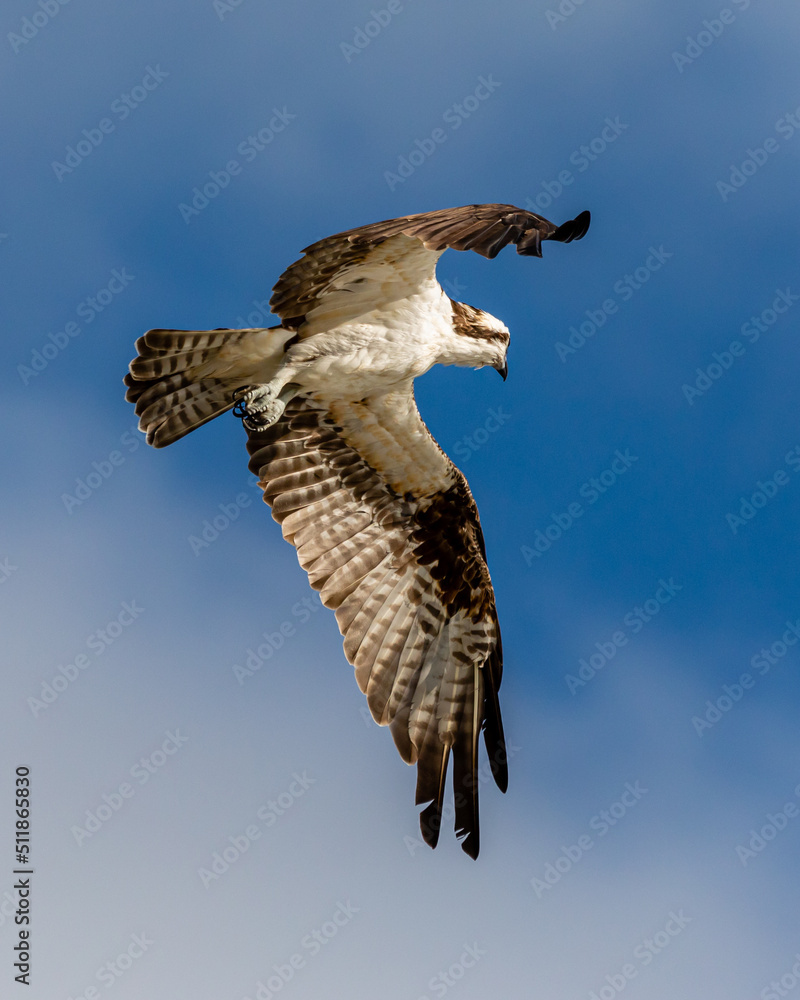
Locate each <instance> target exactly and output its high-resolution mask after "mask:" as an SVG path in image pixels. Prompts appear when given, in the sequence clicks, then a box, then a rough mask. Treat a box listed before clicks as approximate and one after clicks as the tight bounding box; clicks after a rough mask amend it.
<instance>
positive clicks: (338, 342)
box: [124, 204, 589, 858]
mask: <svg viewBox="0 0 800 1000" xmlns="http://www.w3.org/2000/svg"><path fill="white" fill-rule="evenodd" d="M588 225H589V213H588V212H582V213H581V214H580V215H578V216H577V217H576V218H575V219H572V220H570V221H568V222H565V223H564V224H563V225H561V226H556V225H554V224H553V223H551V222H549V221H548V220H547V219H544V218H542V217H541V216H539V215H535V214H534V213H532V212H528V211H525V210H523V209H519V208H515V207H514V206H513V205H503V204H491V205H465V206H462V207H459V208H450V209H443V210H441V211H436V212H426V213H423V214H420V215H409V216H404V217H402V218H398V219H389V220H386V221H384V222H377V223H373V224H371V225H367V226H361V227H359V228H357V229H351V230H348V231H347V232H343V233H338V234H336V235H334V236H330V237H327V238H326V239H323V240H319V241H318V242H316V243H314V244H312V245H311V246H308V247H306V249H305V250H304V251H303V253H304V256H303V257H302V258H301V259H300V260H298V261H295V263H293V264H291V265H290V266H289V267H288V268H287V269H286V271H285V272H284V273H283V274H282V275H281V277H280V278H279V280H278V282H277V283H276V285H275V287H274V289H273V295H272V298H271V300H270V304H271V307H272V309H273V311H274V312H275V313H276V314H277V315H278V316H279V317H280V319H281V325H280V326H276V327H272V328H270V329H264V328H251V329H244V330H233V329H228V328H219V329H216V330H167V329H153V330H149V331H148V332H147V333H145V334H144V336H142V337H140V338H139V340H138V341H137V342H136V349H137V357H136V358H134V360H133V361H132V362H131V364H130V370H129V373H128V374H127V375H126V377H125V379H124V381H125V385H126V387H127V394H126V398H127V399H128V400H129V401H130V402H132V403H133V404H134V405H135V408H136V413H137V415H138V416H139V426H140V429H141V430H142V431H144V432H145V433H146V435H147V441H148V442H149V443H150V444H151V445H153V446H154V447H156V448H160V447H163V446H165V445H168V444H171V443H172V442H174V441H176V440H178V439H179V438H181V437H183V436H184V435H185V434H187V433H189V432H190V431H192V430H194V429H195V428H197V427H199V426H201V425H202V424H204V423H206V422H207V421H209V420H211V419H213V418H214V417H215V416H218V415H219V414H220V413H223V412H225V411H227V410H229V409H231V407H232V406H233V405H234V401H235V396H234V394H235V393H236V391H237V390H238V389H239V388H241V387H251V388H255V389H256V393H255V397H252V396H251V397H250V399H251V400H252V398H258V399H261V400H262V401H263V400H264V399H265V397H267V398H268V400H269V401H268V403H267V404H264V405H265V406H269V407H273V408H275V409H274V410H270V411H269V412H271V413H273V412H278V413H279V412H280V408H279V407H278V406H277V403H276V402H275V397H276V396H277V395H278V394H279V393H280V396H279V400H280V405H283V402H284V399H288V400H289V401H288V404H287V405H286V408H285V410H284V411H283V413H282V415H281V416H279V417H278V419H277V420H276V421H275V422H274V423H273V424H272V425H271V426H269V427H267V428H266V429H264V430H260V431H258V432H255V431H248V450H249V452H250V456H251V458H250V468H251V469H252V471H253V472H255V473H256V475H257V476H258V477H259V482H260V485H261V487H262V489H263V493H264V500H265V502H266V503H267V504H269V506H270V507H271V509H272V516H273V517H274V518H275V520H276V521H278V522H279V523H280V525H281V529H282V532H283V535H284V538H285V539H286V540H287V541H288V542H290V543H292V544H293V545H294V546H295V547H296V549H297V556H298V560H299V562H300V565H301V567H302V568H303V569H304V570H305V571H306V572H307V574H308V578H309V582H310V584H311V586H312V587H314V588H316V589H317V590H318V591H319V592H320V598H321V600H322V601H323V603H324V604H326V605H327V606H328V607H329V608H332V609H333V610H334V611H335V614H336V620H337V624H338V626H339V629H340V631H341V633H342V636H343V643H344V652H345V656H346V657H347V659H348V661H349V662H350V663H351V664H352V665H353V667H354V672H355V677H356V681H357V683H358V685H359V688H360V689H361V691H362V692H363V693H364V694H365V695H366V699H367V705H368V707H369V710H370V712H371V713H372V716H373V718H374V719H375V720H376V721H377V722H378V723H379V724H380V725H382V726H388V727H389V729H390V732H391V733H392V737H393V739H394V742H395V745H396V746H397V749H398V751H399V753H400V756H401V757H402V759H403V760H404V761H406V762H407V763H408V764H415V765H416V767H417V783H416V802H417V804H418V805H420V806H422V807H423V808H422V811H421V813H420V829H421V832H422V836H423V839H424V840H425V841H426V842H427V843H428V844H430V845H431V846H432V847H434V846H436V843H437V841H438V838H439V831H440V828H441V823H442V816H443V810H444V798H445V786H446V779H447V773H448V766H449V761H450V760H451V759H452V761H453V768H452V774H453V795H454V805H455V829H456V834H457V836H458V837H460V838H462V841H461V846H462V848H463V850H464V851H465V852H466V853H467V854H468V855H470V856H471V857H473V858H474V857H477V855H478V850H479V846H480V832H479V825H478V784H479V780H478V778H479V774H478V745H479V737H480V733H481V731H483V733H484V739H485V743H486V748H487V751H488V753H489V767H490V771H491V774H492V776H493V778H494V780H495V782H496V783H497V785H498V786H499V787H500V789H501V790H502V791H505V790H506V788H507V785H508V773H507V767H506V750H505V739H504V735H503V725H502V719H501V715H500V705H499V700H498V690H499V688H500V683H501V679H502V647H501V642H500V630H499V626H498V622H497V614H496V610H495V601H494V592H493V589H492V584H491V580H490V578H489V571H488V569H487V565H486V552H485V546H484V541H483V535H482V532H481V527H480V520H479V517H478V511H477V508H476V505H475V501H474V500H473V498H472V494H471V492H470V490H469V487H468V485H467V482H466V480H465V479H464V476H463V475H462V474H461V473H460V472H459V471H458V470H457V469H456V468H455V466H454V465H453V464H452V462H450V460H449V459H448V458H447V457H446V456H445V455H444V453H443V452H442V450H441V448H439V446H438V444H437V443H436V442H435V441H434V439H433V437H432V436H431V434H430V432H429V431H428V429H427V427H426V426H425V424H424V423H423V421H422V419H421V417H420V415H419V412H418V410H417V407H416V403H415V402H414V394H413V380H414V378H416V377H417V376H418V375H421V374H423V373H424V372H425V371H427V370H428V369H429V368H430V367H431V366H432V365H434V364H437V363H440V364H459V365H465V366H470V367H481V366H484V365H492V366H494V367H496V368H497V369H498V371H500V372H501V374H503V376H504V377H505V371H506V361H505V350H506V348H507V346H508V336H509V332H508V329H507V328H506V327H505V325H504V324H503V323H502V322H501V321H500V320H497V319H495V318H494V317H492V316H489V315H488V314H487V313H485V312H483V311H482V310H479V309H476V308H474V307H472V306H468V305H466V304H465V303H459V302H454V301H452V300H451V299H449V298H448V296H446V295H445V294H444V291H443V289H442V288H441V286H440V285H439V283H438V282H437V280H436V273H435V272H436V263H437V261H438V258H439V257H440V256H441V254H442V253H443V252H444V251H445V250H446V249H447V248H448V247H452V248H453V249H456V250H472V251H474V252H476V253H479V254H481V255H482V256H484V257H487V258H493V257H495V256H496V255H497V254H498V253H499V252H500V251H501V250H502V249H503V247H505V246H508V245H513V246H515V247H516V250H517V253H519V254H522V255H524V256H535V257H540V256H541V255H542V249H541V248H542V243H543V242H544V241H545V240H551V241H555V242H562V243H569V242H571V241H572V240H577V239H581V238H582V237H583V235H584V234H585V232H586V230H587V228H588ZM293 392H294V393H295V395H294V398H291V396H292V393H293ZM247 405H250V404H249V403H248V404H247ZM245 408H246V407H245ZM247 412H248V416H250V415H251V411H247Z"/></svg>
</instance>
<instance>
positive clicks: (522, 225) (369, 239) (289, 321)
mask: <svg viewBox="0 0 800 1000" xmlns="http://www.w3.org/2000/svg"><path fill="white" fill-rule="evenodd" d="M589 222H590V215H589V213H588V212H581V214H580V215H579V216H577V217H576V218H575V219H572V220H571V221H569V222H565V223H564V224H563V225H562V226H555V225H553V223H552V222H548V220H547V219H544V218H542V216H541V215H535V214H534V213H533V212H527V211H525V210H524V209H521V208H515V207H514V206H513V205H463V206H462V207H460V208H444V209H441V210H440V211H437V212H423V213H421V214H419V215H406V216H403V217H402V218H399V219H387V220H386V221H385V222H375V223H372V224H371V225H368V226H361V227H360V228H359V229H350V230H348V231H347V232H344V233H337V234H336V235H335V236H329V237H327V239H324V240H319V242H317V243H312V244H311V246H309V247H306V248H305V250H304V251H303V253H304V254H305V256H304V257H301V258H300V260H298V261H295V263H294V264H292V265H291V266H290V267H288V268H287V269H286V270H285V271H284V273H283V274H282V275H281V277H280V278H279V279H278V283H277V284H276V285H275V288H274V290H273V294H272V298H271V299H270V306H271V308H272V311H273V312H274V313H277V315H278V316H280V317H281V321H282V324H283V326H284V327H286V328H292V329H297V328H299V327H301V326H302V325H303V324H304V323H305V322H306V320H307V318H310V314H312V313H314V310H315V309H318V308H319V307H320V306H321V305H322V300H323V299H324V298H325V297H326V296H327V295H329V294H331V293H333V292H337V291H339V292H341V291H343V290H344V291H346V293H349V294H353V293H358V292H359V291H360V289H359V288H358V286H359V285H360V284H361V283H362V282H363V283H364V284H373V282H374V281H375V279H376V278H377V279H378V283H380V281H381V280H382V279H385V278H386V277H387V275H388V271H387V268H386V265H391V266H392V267H394V268H395V269H396V271H399V272H400V273H394V274H392V275H390V277H391V278H392V280H393V281H394V283H395V284H400V285H402V286H403V287H402V290H398V294H397V297H400V296H401V295H408V294H409V290H408V289H409V285H410V284H413V283H415V282H419V281H423V280H430V279H432V278H433V273H434V270H435V267H436V261H437V260H438V258H439V257H440V256H441V254H442V253H444V251H445V250H446V249H448V248H452V249H454V250H474V251H475V252H476V253H479V254H481V255H482V256H484V257H489V258H492V257H495V256H497V254H498V253H499V252H500V251H501V250H502V248H503V247H504V246H506V245H507V244H509V243H513V244H514V245H516V247H517V253H519V254H523V255H525V256H533V257H541V256H542V248H541V245H542V241H543V240H555V241H557V242H560V243H570V242H571V241H572V240H579V239H581V238H582V237H583V236H584V234H585V233H586V231H587V229H588V228H589ZM386 241H391V242H392V246H391V247H389V248H387V249H386V252H384V253H376V248H378V247H380V246H381V244H383V243H385V242H386ZM376 267H377V268H378V270H377V272H376V271H375V268H376ZM373 287H375V286H374V284H373ZM382 294H383V295H384V299H386V298H391V292H390V290H387V289H383V290H382ZM309 332H312V331H309Z"/></svg>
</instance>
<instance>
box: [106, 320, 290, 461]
mask: <svg viewBox="0 0 800 1000" xmlns="http://www.w3.org/2000/svg"><path fill="white" fill-rule="evenodd" d="M292 335H293V331H291V330H284V329H283V328H282V327H279V326H278V327H271V328H270V329H263V328H253V329H247V330H230V329H226V328H222V329H219V330H148V331H147V333H146V334H145V335H144V336H143V337H140V338H139V339H138V340H137V341H136V350H137V351H138V355H137V357H135V358H134V359H133V361H131V363H130V371H129V373H128V374H127V375H126V376H125V378H124V379H123V381H124V383H125V385H126V386H128V391H127V393H126V394H125V398H126V399H127V400H128V402H130V403H135V404H136V413H137V415H138V417H139V430H141V431H144V433H145V434H146V435H147V443H148V444H151V445H152V446H153V447H154V448H164V447H166V446H167V445H168V444H172V442H173V441H177V440H178V439H179V438H182V437H183V436H184V435H186V434H188V433H189V432H190V431H193V430H194V429H195V428H196V427H200V426H202V425H203V424H205V423H208V421H209V420H213V419H214V417H217V416H219V414H220V413H225V411H226V410H230V409H231V407H232V406H233V405H234V402H235V401H234V399H233V393H234V391H235V390H236V389H238V388H239V386H241V385H243V384H245V383H251V382H268V381H269V380H270V379H271V378H272V377H273V375H274V374H275V372H276V371H277V370H278V368H279V367H280V364H281V361H282V360H283V354H284V346H285V344H286V341H287V340H288V339H289V338H290V337H291V336H292Z"/></svg>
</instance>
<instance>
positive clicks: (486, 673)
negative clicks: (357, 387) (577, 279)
mask: <svg viewBox="0 0 800 1000" xmlns="http://www.w3.org/2000/svg"><path fill="white" fill-rule="evenodd" d="M248 450H249V452H250V454H251V459H250V468H251V470H252V471H253V472H254V473H256V475H258V477H259V480H260V485H261V487H262V488H263V490H264V499H265V501H266V502H267V503H268V504H269V505H270V506H271V507H272V516H273V517H274V518H275V520H277V521H279V522H280V523H281V526H282V529H283V536H284V538H286V539H287V541H289V542H291V543H292V544H293V545H294V546H295V547H296V548H297V555H298V559H299V560H300V565H301V566H302V567H303V569H305V570H306V572H307V573H308V577H309V582H310V583H311V586H312V587H314V588H315V589H316V590H319V591H320V592H321V593H320V597H321V599H322V602H323V603H324V604H325V605H326V606H327V607H329V608H333V609H335V611H336V619H337V622H338V624H339V629H340V631H341V632H342V635H343V636H344V652H345V655H346V657H347V659H348V661H349V662H350V663H351V664H353V666H354V667H355V674H356V680H357V682H358V685H359V687H360V689H361V690H362V691H363V692H364V694H365V695H366V696H367V704H368V705H369V708H370V711H371V713H372V716H373V718H374V719H375V721H376V722H378V723H379V724H380V725H388V726H389V727H390V729H391V732H392V735H393V737H394V740H395V743H396V745H397V748H398V750H399V751H400V754H401V756H402V758H403V760H405V761H406V762H407V763H409V764H414V763H416V765H417V791H416V801H417V804H418V805H421V804H427V807H426V808H425V809H424V810H423V812H422V814H421V816H420V827H421V830H422V835H423V837H424V839H425V840H426V842H427V843H428V844H430V845H431V846H432V847H435V846H436V843H437V840H438V836H439V827H440V825H441V818H442V806H443V798H444V785H445V777H446V773H447V765H448V759H449V756H450V754H451V753H452V756H453V790H454V795H455V828H456V834H457V835H459V836H463V837H464V839H463V841H462V847H463V849H464V851H466V853H467V854H469V855H470V856H471V857H473V858H474V857H477V855H478V849H479V826H478V773H477V771H478V737H479V733H480V730H481V728H482V727H483V728H484V735H485V740H486V747H487V750H488V753H489V763H490V767H491V770H492V774H493V775H494V779H495V781H496V782H497V784H498V786H499V787H500V788H501V789H502V790H503V791H505V790H506V786H507V784H508V775H507V768H506V754H505V744H504V738H503V728H502V722H501V718H500V709H499V704H498V700H497V691H498V688H499V686H500V679H501V673H502V652H501V646H500V631H499V627H498V623H497V616H496V612H495V603H494V592H493V590H492V585H491V581H490V579H489V571H488V569H487V567H486V561H485V551H484V543H483V536H482V534H481V528H480V523H479V519H478V511H477V507H476V505H475V501H474V500H473V498H472V494H471V493H470V490H469V487H468V485H467V482H466V480H465V479H464V477H463V475H462V474H461V473H460V472H459V471H458V470H457V469H456V468H455V466H454V465H453V464H452V462H450V460H449V459H448V458H447V457H446V456H445V455H444V453H443V452H442V451H441V449H440V448H439V447H438V445H437V444H436V442H435V441H434V440H433V438H432V436H431V435H430V433H429V431H428V429H427V428H426V427H425V424H424V423H423V422H422V419H421V417H420V415H419V411H418V410H417V407H416V404H415V402H414V397H413V388H412V385H411V383H409V384H408V386H407V387H406V389H404V390H402V391H397V392H394V393H390V394H385V395H382V396H380V397H372V398H370V399H367V400H362V401H361V402H358V403H345V402H341V403H332V404H330V408H329V409H326V408H325V407H323V406H322V405H320V404H318V403H315V402H313V401H311V400H309V399H306V398H304V397H296V398H295V399H294V400H292V402H290V403H289V405H288V406H287V407H286V411H285V413H284V414H283V416H282V417H281V418H280V420H279V421H278V422H277V423H276V424H274V425H273V426H271V427H269V428H268V429H267V430H265V431H261V432H259V433H253V432H250V433H249V439H248ZM428 803H429V804H428Z"/></svg>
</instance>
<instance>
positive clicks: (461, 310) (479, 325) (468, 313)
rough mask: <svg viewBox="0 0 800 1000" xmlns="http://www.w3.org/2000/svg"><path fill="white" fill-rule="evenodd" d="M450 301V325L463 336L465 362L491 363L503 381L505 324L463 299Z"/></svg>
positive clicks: (505, 350)
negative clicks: (451, 319) (461, 300)
mask: <svg viewBox="0 0 800 1000" xmlns="http://www.w3.org/2000/svg"><path fill="white" fill-rule="evenodd" d="M450 301H451V302H452V303H453V328H454V330H455V332H456V333H457V334H460V335H461V336H462V337H464V338H466V339H465V341H464V347H465V360H464V361H463V362H461V363H462V364H465V365H475V366H476V367H479V366H483V365H491V366H492V368H494V369H495V370H496V371H498V372H499V373H500V374H501V375H502V376H503V380H504V381H505V378H506V375H507V374H508V361H507V360H506V352H507V351H508V343H509V341H510V339H511V334H510V333H509V330H508V327H507V326H506V325H505V323H503V321H502V320H499V319H498V318H497V317H496V316H492V314H491V313H487V312H484V311H483V309H476V308H475V306H468V305H467V304H466V303H465V302H455V301H453V300H452V299H451V300H450Z"/></svg>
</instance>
